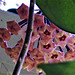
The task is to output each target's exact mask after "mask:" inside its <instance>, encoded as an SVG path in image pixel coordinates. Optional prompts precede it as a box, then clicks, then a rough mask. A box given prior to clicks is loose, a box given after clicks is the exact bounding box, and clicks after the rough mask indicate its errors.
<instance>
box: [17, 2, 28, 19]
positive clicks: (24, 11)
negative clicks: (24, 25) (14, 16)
mask: <svg viewBox="0 0 75 75" xmlns="http://www.w3.org/2000/svg"><path fill="white" fill-rule="evenodd" d="M16 11H17V13H18V15H19V16H20V19H27V18H28V13H29V8H28V6H27V5H25V4H24V3H22V4H21V6H20V7H19V8H18V9H17V10H16Z"/></svg>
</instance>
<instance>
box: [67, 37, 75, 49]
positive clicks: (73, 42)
mask: <svg viewBox="0 0 75 75" xmlns="http://www.w3.org/2000/svg"><path fill="white" fill-rule="evenodd" d="M67 45H68V47H69V48H70V49H72V50H74V49H75V36H71V37H68V39H67Z"/></svg>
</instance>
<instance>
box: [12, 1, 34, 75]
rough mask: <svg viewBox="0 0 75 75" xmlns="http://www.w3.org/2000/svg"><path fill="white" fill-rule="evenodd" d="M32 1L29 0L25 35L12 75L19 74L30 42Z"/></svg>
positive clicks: (32, 12)
mask: <svg viewBox="0 0 75 75" xmlns="http://www.w3.org/2000/svg"><path fill="white" fill-rule="evenodd" d="M34 3H35V0H30V8H29V18H28V26H27V31H26V37H25V41H24V44H23V47H22V50H21V52H20V55H19V57H18V60H17V63H16V66H15V68H14V70H13V73H12V75H19V74H20V71H21V69H22V65H23V62H24V59H25V56H26V55H27V52H28V46H29V44H30V37H31V33H32V28H33V15H34Z"/></svg>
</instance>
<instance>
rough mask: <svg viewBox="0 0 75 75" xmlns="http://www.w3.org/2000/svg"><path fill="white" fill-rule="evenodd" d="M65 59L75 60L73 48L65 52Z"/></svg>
mask: <svg viewBox="0 0 75 75" xmlns="http://www.w3.org/2000/svg"><path fill="white" fill-rule="evenodd" d="M65 60H66V61H70V60H75V49H74V50H69V51H67V52H66V54H65Z"/></svg>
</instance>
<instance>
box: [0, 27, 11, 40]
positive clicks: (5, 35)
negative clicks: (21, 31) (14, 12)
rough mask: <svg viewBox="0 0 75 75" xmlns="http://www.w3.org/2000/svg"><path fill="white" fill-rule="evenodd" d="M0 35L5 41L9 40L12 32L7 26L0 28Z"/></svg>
mask: <svg viewBox="0 0 75 75" xmlns="http://www.w3.org/2000/svg"><path fill="white" fill-rule="evenodd" d="M0 37H1V38H2V39H3V40H5V41H9V40H10V38H11V34H10V33H9V31H8V30H7V29H6V28H0Z"/></svg>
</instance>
